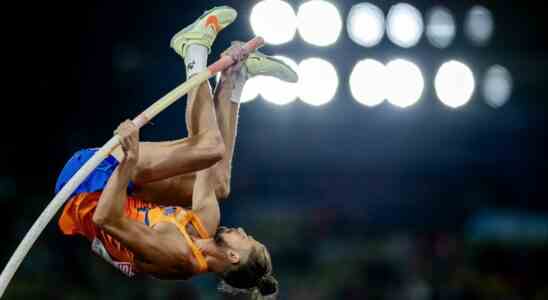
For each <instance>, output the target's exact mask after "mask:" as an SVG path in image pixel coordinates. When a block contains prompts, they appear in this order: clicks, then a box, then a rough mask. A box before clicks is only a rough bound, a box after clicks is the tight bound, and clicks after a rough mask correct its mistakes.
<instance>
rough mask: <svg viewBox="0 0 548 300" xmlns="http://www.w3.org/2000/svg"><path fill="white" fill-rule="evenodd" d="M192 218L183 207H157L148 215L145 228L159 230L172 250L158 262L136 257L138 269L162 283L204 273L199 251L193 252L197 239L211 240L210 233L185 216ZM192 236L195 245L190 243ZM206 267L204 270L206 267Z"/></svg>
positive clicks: (135, 262) (159, 233)
mask: <svg viewBox="0 0 548 300" xmlns="http://www.w3.org/2000/svg"><path fill="white" fill-rule="evenodd" d="M187 214H191V213H190V212H188V211H185V210H184V209H182V208H180V207H157V208H153V209H150V210H149V211H148V212H147V215H146V219H145V224H146V225H148V226H149V227H150V228H152V229H153V230H155V231H156V232H157V234H158V235H160V236H162V237H164V238H166V239H169V240H170V241H172V242H170V245H171V249H169V250H168V251H167V252H168V253H170V254H172V255H165V254H163V255H162V256H161V257H158V260H157V261H155V262H147V261H145V260H142V259H140V258H139V257H137V256H135V258H134V264H135V267H136V268H137V269H138V270H139V271H140V272H142V273H146V274H149V275H152V276H154V277H156V278H159V279H188V278H189V277H191V276H192V275H195V274H196V273H199V272H203V271H205V270H200V267H201V266H200V262H199V258H198V257H197V255H201V254H196V250H194V251H193V250H192V247H196V246H194V239H195V238H207V232H205V230H204V229H203V228H200V227H201V226H202V225H201V224H196V222H195V221H190V218H189V219H188V220H186V221H185V216H186V215H187ZM185 234H188V238H190V240H191V242H189V241H188V240H187V238H186V237H185ZM202 267H203V266H202Z"/></svg>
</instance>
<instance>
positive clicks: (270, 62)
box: [222, 42, 299, 82]
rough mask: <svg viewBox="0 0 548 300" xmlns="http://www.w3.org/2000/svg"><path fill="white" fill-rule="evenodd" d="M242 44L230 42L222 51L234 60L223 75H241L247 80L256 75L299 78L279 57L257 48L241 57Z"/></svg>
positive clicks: (286, 79)
mask: <svg viewBox="0 0 548 300" xmlns="http://www.w3.org/2000/svg"><path fill="white" fill-rule="evenodd" d="M243 45H244V43H242V42H232V45H231V46H230V48H228V49H227V50H225V51H224V52H223V54H222V55H229V56H231V57H232V59H234V61H236V63H235V64H234V65H233V66H231V67H230V68H228V69H227V70H226V72H225V75H229V76H233V77H237V79H238V80H240V78H241V77H242V76H243V77H244V79H245V80H247V79H249V78H252V77H255V76H258V75H264V76H272V77H276V78H278V79H280V80H283V81H287V82H297V81H298V80H299V75H298V74H297V72H296V71H295V70H293V69H292V68H291V67H290V66H289V65H288V64H286V63H285V62H283V61H282V60H280V59H277V58H275V57H272V56H268V55H265V54H263V53H261V52H259V51H258V50H255V51H253V52H251V53H250V54H248V55H246V56H245V57H243V56H242V55H241V53H242V51H241V49H242V46H243Z"/></svg>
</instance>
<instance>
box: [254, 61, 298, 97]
mask: <svg viewBox="0 0 548 300" xmlns="http://www.w3.org/2000/svg"><path fill="white" fill-rule="evenodd" d="M275 57H276V58H278V59H280V60H282V61H284V62H285V63H287V64H288V65H289V66H291V68H293V69H294V70H298V68H299V67H298V66H297V63H295V61H293V60H292V59H290V58H288V57H285V56H275ZM298 91H299V83H298V82H297V83H291V82H285V81H281V80H279V79H278V78H275V77H269V76H262V79H261V91H260V93H261V95H262V96H263V97H264V98H265V100H267V101H269V102H272V103H274V104H278V105H285V104H288V103H290V102H292V101H293V100H295V99H297V95H298V93H299V92H298Z"/></svg>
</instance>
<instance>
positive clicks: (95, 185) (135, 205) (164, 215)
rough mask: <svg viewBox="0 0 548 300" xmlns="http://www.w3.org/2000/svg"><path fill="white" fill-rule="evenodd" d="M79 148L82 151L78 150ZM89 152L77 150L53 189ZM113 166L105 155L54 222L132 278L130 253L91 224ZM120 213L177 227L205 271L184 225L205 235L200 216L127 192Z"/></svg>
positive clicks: (67, 233)
mask: <svg viewBox="0 0 548 300" xmlns="http://www.w3.org/2000/svg"><path fill="white" fill-rule="evenodd" d="M82 151H85V152H84V153H82ZM90 151H94V149H91V150H90V149H85V150H81V151H79V152H77V153H76V154H75V155H74V156H73V158H71V160H69V162H68V163H67V165H65V167H64V168H63V171H62V172H61V175H60V176H59V179H58V181H57V185H56V190H57V191H59V190H60V189H61V188H62V186H63V185H64V184H65V183H66V182H67V181H68V179H70V176H72V175H73V174H74V173H75V172H76V171H77V170H78V169H79V167H80V166H81V165H83V164H84V163H85V161H86V160H87V159H89V157H91V155H93V153H90ZM89 154H91V155H89ZM82 157H84V158H82ZM79 165H80V166H79ZM117 165H118V162H117V161H116V159H114V158H113V157H109V158H107V159H106V160H105V161H104V162H103V163H101V164H100V165H99V167H98V169H97V170H96V171H94V172H92V174H90V176H89V177H88V178H87V179H86V181H84V183H83V184H82V185H80V187H79V188H78V189H77V192H75V193H74V194H73V196H72V198H71V199H70V200H69V201H68V202H67V204H66V205H65V207H64V209H63V213H62V214H61V217H60V218H59V222H58V224H59V227H60V229H61V231H62V232H63V233H64V234H66V235H76V234H80V235H83V236H85V237H86V238H87V239H88V240H90V241H91V243H92V244H91V248H92V251H93V252H95V253H96V254H97V255H99V256H101V257H102V258H104V259H105V260H106V261H107V262H109V263H110V264H111V265H113V266H114V267H115V268H117V269H119V270H120V271H122V272H123V273H124V274H126V275H127V276H130V277H132V276H133V275H135V273H139V270H137V269H136V268H135V264H134V254H133V253H132V252H131V251H130V250H129V249H128V248H126V247H125V246H124V245H122V244H121V243H120V242H119V241H117V240H116V239H115V238H114V237H112V236H111V235H109V234H108V233H106V232H105V231H104V230H101V229H100V228H98V227H97V225H95V223H93V214H94V213H95V209H96V208H97V203H98V201H99V198H100V197H101V191H102V189H103V188H104V186H105V185H106V182H107V181H108V178H109V177H110V175H111V174H112V172H113V171H114V169H115V168H116V166H117ZM67 177H68V179H67ZM105 178H106V179H105ZM124 213H125V215H126V217H128V218H130V219H132V220H135V221H137V222H141V223H143V224H145V225H147V226H154V225H155V224H157V223H160V222H168V223H173V224H174V225H175V226H177V228H178V229H179V231H180V232H181V234H182V235H183V237H184V238H185V240H186V242H187V244H188V246H189V247H190V249H191V251H192V253H193V255H194V256H195V257H196V260H197V261H198V265H199V270H198V272H204V271H206V270H207V263H206V261H205V258H204V256H203V254H202V253H201V251H200V250H199V249H198V247H197V246H196V245H195V244H194V242H193V241H192V239H191V238H190V236H189V235H188V233H187V231H186V226H187V224H191V225H192V226H193V227H194V229H195V230H196V232H197V233H198V234H199V236H200V238H208V237H209V236H208V233H207V231H206V230H205V228H204V226H203V225H202V223H201V221H200V219H199V218H198V217H197V216H196V215H195V214H193V213H192V212H191V211H186V210H184V209H183V208H181V207H175V206H170V207H163V206H156V205H152V204H150V203H147V202H144V201H141V200H139V199H137V198H135V197H132V196H131V195H129V191H128V198H127V200H126V203H125V207H124ZM177 216H182V218H178V217H177Z"/></svg>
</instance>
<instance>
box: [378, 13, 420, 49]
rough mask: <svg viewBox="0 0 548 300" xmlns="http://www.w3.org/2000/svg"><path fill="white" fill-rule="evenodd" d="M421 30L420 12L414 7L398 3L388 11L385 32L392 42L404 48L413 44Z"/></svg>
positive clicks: (418, 37)
mask: <svg viewBox="0 0 548 300" xmlns="http://www.w3.org/2000/svg"><path fill="white" fill-rule="evenodd" d="M423 30H424V24H423V22H422V16H421V13H420V12H419V11H418V10H417V9H416V8H415V7H413V6H411V5H409V4H407V3H399V4H396V5H394V6H392V7H391V8H390V10H389V11H388V16H387V25H386V31H387V32H386V33H387V34H388V38H389V39H390V40H391V41H392V42H393V43H394V44H396V45H398V46H400V47H404V48H409V47H412V46H415V45H416V44H417V43H418V42H419V40H420V38H421V35H422V32H423Z"/></svg>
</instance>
